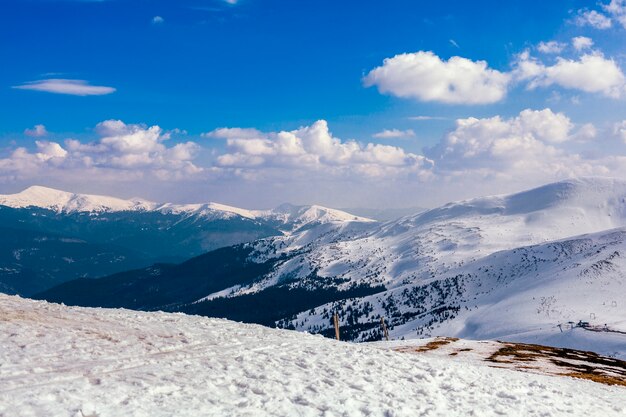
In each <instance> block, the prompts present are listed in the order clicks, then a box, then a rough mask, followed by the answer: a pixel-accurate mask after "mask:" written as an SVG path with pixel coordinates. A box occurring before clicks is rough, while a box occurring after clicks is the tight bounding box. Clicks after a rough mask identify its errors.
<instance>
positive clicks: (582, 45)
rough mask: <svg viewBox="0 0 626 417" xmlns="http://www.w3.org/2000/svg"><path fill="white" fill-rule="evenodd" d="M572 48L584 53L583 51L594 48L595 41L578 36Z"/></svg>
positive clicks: (573, 41)
mask: <svg viewBox="0 0 626 417" xmlns="http://www.w3.org/2000/svg"><path fill="white" fill-rule="evenodd" d="M572 46H573V47H574V49H576V50H577V51H582V50H583V49H589V48H591V47H592V46H593V40H592V39H591V38H588V37H586V36H576V37H575V38H572Z"/></svg>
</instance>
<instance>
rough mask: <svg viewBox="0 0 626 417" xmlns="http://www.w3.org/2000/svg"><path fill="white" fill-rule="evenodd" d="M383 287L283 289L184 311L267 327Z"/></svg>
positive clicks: (214, 300)
mask: <svg viewBox="0 0 626 417" xmlns="http://www.w3.org/2000/svg"><path fill="white" fill-rule="evenodd" d="M384 290H385V288H384V287H367V286H362V287H355V288H351V289H349V290H346V291H338V290H337V289H335V288H318V289H307V288H298V287H290V286H288V285H281V286H276V287H270V288H267V289H265V290H263V291H260V292H258V293H254V294H247V295H241V296H238V297H233V298H216V299H213V300H210V301H204V302H201V303H197V304H192V305H188V306H185V307H184V308H183V309H182V311H184V312H186V313H189V314H199V315H202V316H210V317H223V318H227V319H230V320H235V321H243V322H247V323H258V324H263V325H266V326H272V327H273V326H274V324H275V323H276V322H277V321H279V320H282V319H285V318H290V317H292V316H294V315H295V314H297V313H300V312H302V311H305V310H308V309H311V308H313V307H316V306H319V305H322V304H326V303H329V302H331V301H338V300H343V299H346V298H352V297H365V296H366V295H370V294H376V293H378V292H382V291H384Z"/></svg>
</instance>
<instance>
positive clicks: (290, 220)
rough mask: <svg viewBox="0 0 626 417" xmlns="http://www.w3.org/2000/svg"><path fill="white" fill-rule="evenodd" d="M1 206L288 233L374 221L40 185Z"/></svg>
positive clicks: (323, 211) (325, 211)
mask: <svg viewBox="0 0 626 417" xmlns="http://www.w3.org/2000/svg"><path fill="white" fill-rule="evenodd" d="M0 206H6V207H11V208H32V207H36V208H40V209H46V210H51V211H54V212H57V213H65V214H69V213H93V214H97V213H115V212H158V213H163V214H173V215H185V216H198V217H203V218H213V219H229V218H233V217H240V218H245V219H251V220H257V221H264V222H274V223H277V224H280V225H281V226H283V227H284V228H286V229H287V230H295V229H298V228H300V227H305V226H310V225H312V224H320V223H333V222H345V221H358V222H374V221H373V220H371V219H368V218H365V217H360V216H355V215H353V214H350V213H346V212H344V211H341V210H335V209H331V208H327V207H322V206H293V205H291V204H283V205H281V206H279V207H277V208H276V209H274V210H247V209H242V208H238V207H232V206H228V205H225V204H219V203H201V204H173V203H155V202H152V201H147V200H142V199H130V200H122V199H119V198H115V197H108V196H100V195H91V194H75V193H69V192H66V191H61V190H56V189H53V188H47V187H41V186H31V187H28V188H27V189H25V190H24V191H22V192H20V193H17V194H9V195H0Z"/></svg>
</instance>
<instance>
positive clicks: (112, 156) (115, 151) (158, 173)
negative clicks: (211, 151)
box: [0, 120, 202, 181]
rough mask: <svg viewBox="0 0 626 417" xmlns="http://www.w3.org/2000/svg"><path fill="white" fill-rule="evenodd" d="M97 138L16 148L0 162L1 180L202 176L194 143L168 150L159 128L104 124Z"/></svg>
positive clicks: (120, 179)
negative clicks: (196, 162)
mask: <svg viewBox="0 0 626 417" xmlns="http://www.w3.org/2000/svg"><path fill="white" fill-rule="evenodd" d="M96 133H97V134H98V136H99V138H98V139H97V140H95V141H92V142H87V143H83V142H80V141H78V140H75V139H67V140H65V142H64V144H63V145H61V144H60V143H57V142H49V141H36V142H35V146H36V149H35V150H34V151H29V150H28V149H26V148H24V147H20V148H17V149H15V150H14V151H13V152H11V154H10V155H9V156H8V157H6V158H4V159H0V181H1V180H6V178H7V176H8V177H19V178H30V177H36V176H43V178H45V179H49V178H65V179H67V178H85V177H89V178H93V179H94V181H95V180H98V179H99V178H100V177H101V176H102V177H103V178H107V179H108V180H113V181H126V180H134V179H137V178H146V177H148V178H150V177H154V178H159V179H161V180H175V179H184V178H193V177H194V176H195V175H196V174H199V173H201V172H202V169H201V168H199V167H197V166H196V165H195V164H194V163H193V162H192V161H193V159H194V158H195V156H196V153H197V151H198V150H199V147H198V145H196V144H195V143H193V142H186V143H177V144H174V145H172V146H167V145H166V144H165V142H166V141H167V140H168V139H169V138H170V134H169V133H168V132H164V131H163V130H162V129H161V128H160V127H158V126H151V127H146V126H143V125H136V124H125V123H123V122H121V121H119V120H107V121H104V122H102V123H99V124H98V125H97V126H96Z"/></svg>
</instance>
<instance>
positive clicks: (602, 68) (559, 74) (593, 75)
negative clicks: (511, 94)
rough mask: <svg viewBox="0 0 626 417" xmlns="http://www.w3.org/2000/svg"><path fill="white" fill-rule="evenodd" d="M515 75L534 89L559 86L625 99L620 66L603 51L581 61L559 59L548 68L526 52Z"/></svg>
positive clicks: (625, 84) (584, 57)
mask: <svg viewBox="0 0 626 417" xmlns="http://www.w3.org/2000/svg"><path fill="white" fill-rule="evenodd" d="M515 76H516V78H517V79H519V80H525V81H528V88H530V89H534V88H537V87H548V86H551V85H558V86H560V87H563V88H567V89H574V90H580V91H585V92H587V93H599V94H603V95H605V96H607V97H613V98H618V97H620V96H622V94H623V93H624V91H625V88H626V78H625V77H624V74H623V73H622V70H621V69H620V67H619V66H618V65H617V64H616V63H615V61H614V60H613V59H607V58H605V57H604V55H602V54H601V53H600V52H592V53H588V54H584V55H582V56H581V57H580V58H579V59H578V60H571V59H565V58H562V57H558V58H557V59H556V63H555V64H554V65H545V64H543V63H542V62H540V61H538V60H537V59H534V58H532V57H530V55H529V54H528V52H524V53H522V54H520V56H519V60H518V62H517V68H516V70H515Z"/></svg>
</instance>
